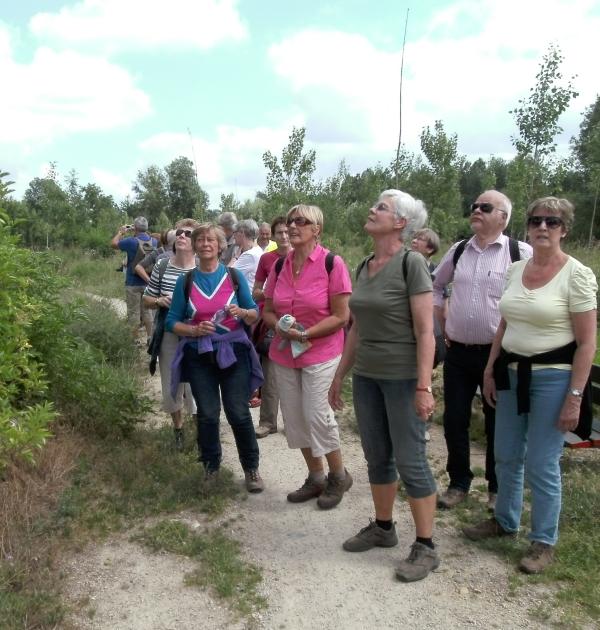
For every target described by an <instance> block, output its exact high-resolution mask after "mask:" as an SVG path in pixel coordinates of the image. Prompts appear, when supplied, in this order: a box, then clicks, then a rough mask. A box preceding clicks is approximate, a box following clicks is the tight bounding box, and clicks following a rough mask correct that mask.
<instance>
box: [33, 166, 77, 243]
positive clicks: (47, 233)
mask: <svg viewBox="0 0 600 630" xmlns="http://www.w3.org/2000/svg"><path fill="white" fill-rule="evenodd" d="M49 175H50V176H49V177H44V178H42V177H36V178H35V179H33V180H32V181H31V182H30V183H29V186H28V188H27V190H26V191H25V195H24V201H25V205H26V207H27V210H28V215H29V216H28V224H27V226H26V234H25V237H26V243H27V244H28V245H32V246H37V247H40V246H42V247H43V246H45V247H49V246H50V245H51V244H52V245H55V244H62V243H63V242H64V237H65V236H68V234H67V232H68V230H69V229H70V226H71V225H72V223H73V218H72V215H73V208H72V206H71V204H70V203H69V198H68V195H67V193H66V192H65V191H64V190H63V189H62V188H61V187H60V186H59V185H58V184H57V182H56V176H55V172H54V173H53V172H50V173H49Z"/></svg>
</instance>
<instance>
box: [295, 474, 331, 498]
mask: <svg viewBox="0 0 600 630" xmlns="http://www.w3.org/2000/svg"><path fill="white" fill-rule="evenodd" d="M323 490H325V482H323V483H316V482H315V481H313V480H312V479H310V477H309V478H308V479H306V481H305V482H304V483H303V484H302V486H301V487H300V488H298V490H294V491H293V492H290V493H289V494H288V495H287V500H288V501H289V502H290V503H304V502H305V501H310V500H311V499H314V498H315V497H318V496H321V493H322V492H323Z"/></svg>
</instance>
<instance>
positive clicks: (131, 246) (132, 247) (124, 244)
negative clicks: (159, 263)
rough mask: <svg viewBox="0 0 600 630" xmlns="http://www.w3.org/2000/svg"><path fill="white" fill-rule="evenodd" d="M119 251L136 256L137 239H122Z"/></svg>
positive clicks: (131, 237)
mask: <svg viewBox="0 0 600 630" xmlns="http://www.w3.org/2000/svg"><path fill="white" fill-rule="evenodd" d="M119 249H120V250H121V251H122V252H127V253H128V254H135V252H136V250H137V239H135V238H133V236H128V237H127V238H122V239H121V240H120V241H119Z"/></svg>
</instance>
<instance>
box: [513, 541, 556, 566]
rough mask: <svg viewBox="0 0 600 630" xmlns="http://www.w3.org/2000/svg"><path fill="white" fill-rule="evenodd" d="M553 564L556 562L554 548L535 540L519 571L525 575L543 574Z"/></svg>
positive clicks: (520, 563)
mask: <svg viewBox="0 0 600 630" xmlns="http://www.w3.org/2000/svg"><path fill="white" fill-rule="evenodd" d="M552 562H554V547H553V546H552V545H548V544H547V543H543V542H538V541H537V540H534V541H533V542H532V543H531V547H529V549H528V551H527V553H526V554H525V555H524V556H523V557H522V558H521V562H519V569H521V571H523V573H541V572H542V571H543V570H544V569H545V568H546V567H547V566H548V565H549V564H552Z"/></svg>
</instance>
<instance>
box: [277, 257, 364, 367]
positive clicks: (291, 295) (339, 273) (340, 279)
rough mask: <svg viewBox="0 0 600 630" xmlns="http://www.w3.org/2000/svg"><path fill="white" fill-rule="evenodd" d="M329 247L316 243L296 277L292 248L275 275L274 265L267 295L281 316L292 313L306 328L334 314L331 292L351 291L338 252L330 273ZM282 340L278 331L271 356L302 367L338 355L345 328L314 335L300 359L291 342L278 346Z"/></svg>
mask: <svg viewBox="0 0 600 630" xmlns="http://www.w3.org/2000/svg"><path fill="white" fill-rule="evenodd" d="M327 251H328V250H326V249H325V248H324V247H322V246H321V245H317V246H316V247H315V249H314V250H313V252H312V253H311V255H310V256H309V257H308V258H307V259H306V262H305V263H304V265H303V267H302V270H301V271H300V275H299V276H298V277H297V278H296V280H295V281H294V278H293V272H292V264H293V262H294V253H295V252H294V251H293V250H292V251H291V252H290V253H289V254H288V255H287V257H286V259H285V261H284V263H283V268H282V269H281V273H280V274H279V277H276V275H275V266H273V267H272V268H271V273H270V274H269V278H268V280H267V285H266V288H265V296H266V297H267V298H271V299H272V300H273V309H274V310H275V313H276V314H277V317H278V318H279V317H282V316H283V315H286V314H290V315H293V316H294V317H295V318H296V320H297V321H298V323H300V324H302V325H303V326H304V328H306V329H307V328H310V327H311V326H314V325H315V324H317V323H318V322H320V321H321V320H323V319H325V318H326V317H328V316H329V315H331V310H330V308H329V298H330V296H332V295H340V294H343V293H347V294H350V293H352V282H351V281H350V275H349V273H348V269H347V268H346V265H345V264H344V261H343V260H342V259H341V258H340V257H339V256H336V257H335V259H334V263H333V269H332V270H331V274H329V275H328V274H327V269H325V257H326V256H327ZM280 341H281V338H280V337H279V335H275V338H274V339H273V342H272V343H271V349H270V351H269V358H270V359H271V360H272V361H275V363H279V364H280V365H284V366H285V367H291V368H303V367H307V366H309V365H316V364H317V363H324V362H325V361H330V360H331V359H333V358H335V357H337V356H339V355H340V354H341V353H342V350H343V349H344V331H343V330H341V329H340V330H338V331H336V332H334V333H333V334H331V335H328V336H327V337H319V338H316V339H311V340H310V343H311V344H312V347H311V348H310V349H309V350H307V351H306V352H304V353H303V354H301V355H300V356H299V357H298V358H297V359H294V358H293V357H292V351H291V348H290V344H289V343H287V344H286V345H285V346H284V347H283V349H282V350H280V349H279V342H280Z"/></svg>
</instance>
